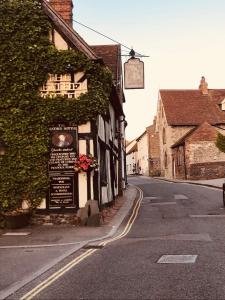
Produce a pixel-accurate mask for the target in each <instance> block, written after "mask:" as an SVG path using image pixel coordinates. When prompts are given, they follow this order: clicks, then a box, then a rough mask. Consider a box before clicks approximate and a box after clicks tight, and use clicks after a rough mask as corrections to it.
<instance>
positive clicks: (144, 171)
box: [136, 130, 149, 176]
mask: <svg viewBox="0 0 225 300" xmlns="http://www.w3.org/2000/svg"><path fill="white" fill-rule="evenodd" d="M136 141H137V150H138V151H137V170H138V174H139V175H144V176H149V160H148V157H149V155H148V148H149V146H148V145H149V142H148V134H147V131H146V130H145V131H144V132H143V133H142V134H141V135H140V136H139V137H138V138H137V139H136Z"/></svg>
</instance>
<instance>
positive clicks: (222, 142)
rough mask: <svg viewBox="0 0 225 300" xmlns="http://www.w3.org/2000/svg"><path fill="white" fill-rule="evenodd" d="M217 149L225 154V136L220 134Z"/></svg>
mask: <svg viewBox="0 0 225 300" xmlns="http://www.w3.org/2000/svg"><path fill="white" fill-rule="evenodd" d="M216 147H217V148H218V149H219V150H220V151H222V152H225V136H224V135H222V134H221V133H219V132H218V134H217V139H216Z"/></svg>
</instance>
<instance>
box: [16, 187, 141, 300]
mask: <svg viewBox="0 0 225 300" xmlns="http://www.w3.org/2000/svg"><path fill="white" fill-rule="evenodd" d="M137 189H138V190H139V193H140V195H139V198H138V200H137V202H136V203H135V206H134V208H133V211H132V214H131V216H130V218H129V220H128V222H127V225H126V227H125V228H124V230H123V232H122V233H121V234H120V235H118V236H116V237H114V238H111V239H108V240H106V241H104V242H101V243H100V244H99V245H98V246H106V245H107V244H109V243H112V242H114V241H117V240H119V239H121V238H123V237H124V236H126V235H127V234H128V232H129V231H130V229H131V227H132V225H133V223H134V221H135V219H136V217H137V214H138V211H139V208H140V205H141V201H142V199H143V192H142V190H141V189H139V188H138V187H137ZM97 250H98V249H90V250H87V251H86V252H85V253H83V254H81V255H80V256H78V257H76V258H75V259H74V260H72V261H71V262H69V263H68V264H67V265H65V266H64V267H63V268H61V269H60V270H58V271H57V272H55V273H54V274H52V275H51V276H50V277H48V278H47V279H45V280H44V281H43V282H41V283H40V284H39V285H37V286H36V287H35V288H33V289H32V290H31V291H30V292H28V293H27V294H25V295H24V296H23V297H22V298H20V300H30V299H32V298H34V297H35V296H36V295H37V294H39V293H40V292H41V291H43V290H44V289H45V288H47V287H48V286H50V285H51V284H52V283H53V282H54V281H56V280H57V279H59V278H60V277H61V276H63V275H64V274H65V273H66V272H68V271H69V270H70V269H72V268H73V267H74V266H76V265H77V264H79V263H80V262H81V261H83V260H84V259H85V258H87V257H88V256H90V255H92V254H93V253H95V252H96V251H97Z"/></svg>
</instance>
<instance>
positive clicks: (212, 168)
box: [187, 162, 225, 180]
mask: <svg viewBox="0 0 225 300" xmlns="http://www.w3.org/2000/svg"><path fill="white" fill-rule="evenodd" d="M224 177H225V162H208V163H199V164H191V165H190V166H189V170H188V177H187V179H192V180H199V179H215V178H224Z"/></svg>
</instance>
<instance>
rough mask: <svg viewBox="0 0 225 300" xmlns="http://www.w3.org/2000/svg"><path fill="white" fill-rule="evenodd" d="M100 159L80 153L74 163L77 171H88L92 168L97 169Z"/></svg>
mask: <svg viewBox="0 0 225 300" xmlns="http://www.w3.org/2000/svg"><path fill="white" fill-rule="evenodd" d="M97 168H98V161H97V159H96V158H95V157H94V156H92V155H86V154H80V155H79V156H77V157H76V159H75V163H74V170H75V172H78V173H79V172H88V171H92V170H97Z"/></svg>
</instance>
